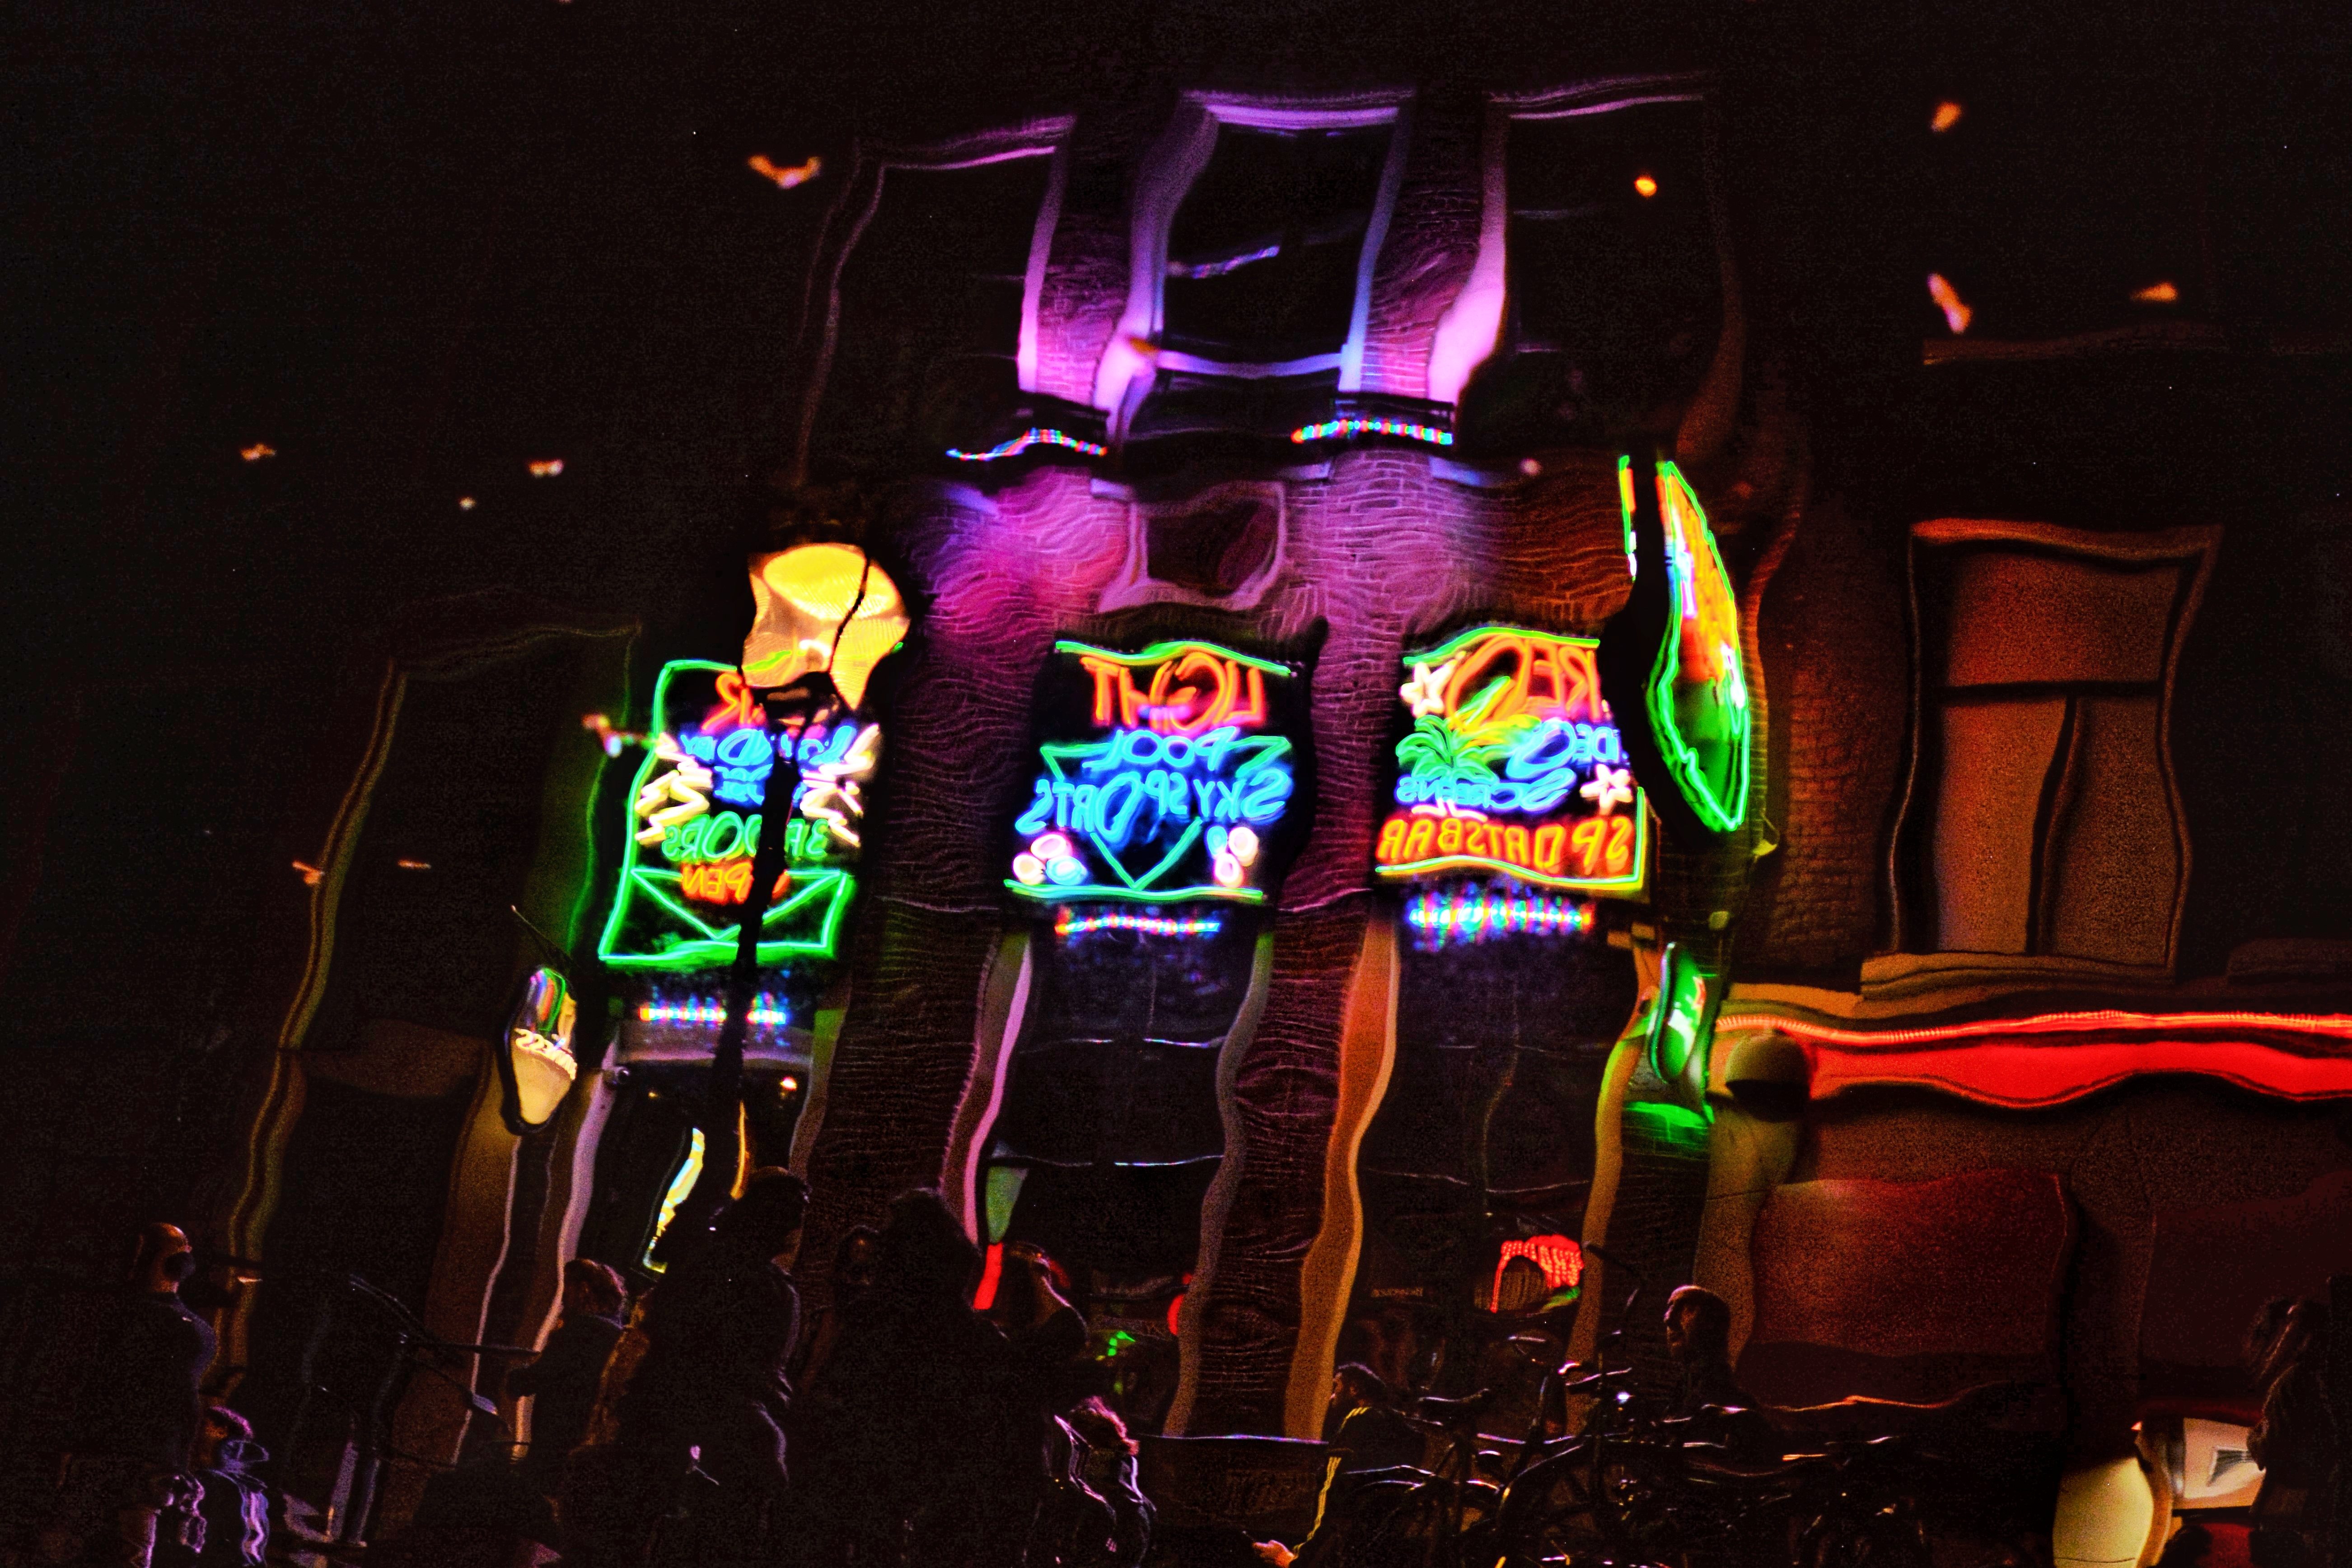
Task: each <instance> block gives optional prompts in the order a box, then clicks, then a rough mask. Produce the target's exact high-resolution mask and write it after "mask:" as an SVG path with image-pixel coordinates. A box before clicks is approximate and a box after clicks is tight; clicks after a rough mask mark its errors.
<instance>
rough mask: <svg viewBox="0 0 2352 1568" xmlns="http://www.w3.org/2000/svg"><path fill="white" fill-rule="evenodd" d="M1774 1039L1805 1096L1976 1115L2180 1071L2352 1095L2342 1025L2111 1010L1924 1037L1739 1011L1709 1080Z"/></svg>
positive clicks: (2254, 1085)
mask: <svg viewBox="0 0 2352 1568" xmlns="http://www.w3.org/2000/svg"><path fill="white" fill-rule="evenodd" d="M1773 1036H1778V1037H1780V1039H1783V1040H1788V1041H1790V1042H1791V1043H1793V1044H1794V1045H1795V1046H1796V1047H1797V1048H1798V1049H1799V1050H1801V1051H1802V1052H1803V1053H1804V1057H1805V1062H1806V1067H1807V1069H1808V1072H1807V1082H1808V1085H1809V1093H1810V1097H1811V1098H1812V1099H1815V1100H1826V1099H1829V1098H1831V1097H1832V1096H1833V1095H1837V1094H1842V1093H1844V1092H1847V1091H1849V1090H1853V1089H1861V1088H1885V1087H1906V1088H1917V1089H1931V1090H1935V1091H1937V1092H1941V1093H1946V1094H1955V1095H1958V1096H1959V1097H1960V1098H1962V1099H1966V1100H1973V1101H1976V1102H1978V1103H1981V1104H1987V1105H2006V1106H2015V1107H2032V1106H2042V1105H2058V1104H2063V1103H2066V1102H2067V1101H2070V1100H2079V1099H2081V1098H2082V1097H2083V1096H2084V1095H2086V1094H2095V1093H2097V1092H2099V1091H2100V1090H2103V1089H2108V1088H2112V1087H2114V1086H2115V1085H2116V1084H2119V1083H2122V1082H2126V1080H2129V1079H2132V1078H2138V1077H2146V1076H2147V1075H2149V1074H2152V1073H2188V1074H2191V1075H2194V1076H2197V1077H2200V1078H2210V1079H2215V1080H2218V1081H2220V1082H2225V1083H2232V1084H2235V1085H2237V1086H2238V1087H2240V1088H2242V1089H2249V1090H2252V1092H2255V1093H2257V1094H2264V1095H2269V1096H2271V1097H2273V1098H2275V1099H2282V1100H2324V1099H2330V1098H2335V1097H2337V1096H2352V1015H2345V1014H2340V1013H2326V1014H2284V1013H2254V1012H2181V1013H2135V1012H2123V1011H2116V1010H2102V1011H2095V1012H2071V1013H2043V1014H2038V1015H2035V1016H2033V1017H2030V1018H2011V1019H1978V1020H1974V1021H1971V1022H1967V1023H1948V1024H1938V1025H1935V1026H1931V1027H1927V1028H1914V1029H1903V1028H1895V1027H1886V1028H1876V1029H1874V1028H1871V1027H1868V1026H1867V1025H1864V1026H1862V1027H1854V1026H1853V1025H1832V1024H1826V1023H1822V1022H1817V1021H1815V1020H1813V1019H1804V1018H1795V1017H1788V1016H1782V1015H1780V1014H1778V1013H1769V1012H1761V1011H1757V1010H1752V1009H1742V1008H1740V1007H1739V1004H1738V998H1734V999H1733V1001H1732V1002H1731V1003H1730V1004H1728V1005H1727V1007H1726V1009H1725V1010H1724V1014H1723V1016H1722V1017H1721V1018H1720V1019H1718V1020H1717V1024H1716V1033H1715V1050H1714V1053H1713V1056H1714V1060H1713V1064H1712V1071H1711V1072H1710V1075H1709V1076H1710V1079H1711V1082H1710V1084H1709V1087H1710V1088H1711V1089H1713V1090H1715V1091H1716V1092H1727V1090H1728V1079H1729V1078H1730V1077H1731V1076H1732V1074H1733V1072H1734V1070H1735V1063H1736V1062H1737V1061H1739V1060H1741V1059H1743V1058H1745V1059H1746V1060H1749V1061H1753V1060H1755V1055H1754V1053H1753V1052H1752V1051H1742V1050H1741V1047H1742V1046H1743V1045H1745V1044H1747V1043H1748V1042H1749V1041H1754V1040H1763V1039H1767V1038H1769V1037H1773Z"/></svg>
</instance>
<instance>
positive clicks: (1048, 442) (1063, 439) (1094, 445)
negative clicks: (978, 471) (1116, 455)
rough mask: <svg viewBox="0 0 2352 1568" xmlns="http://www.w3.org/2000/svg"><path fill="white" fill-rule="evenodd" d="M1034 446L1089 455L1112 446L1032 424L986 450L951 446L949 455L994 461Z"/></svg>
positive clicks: (960, 459) (959, 459)
mask: <svg viewBox="0 0 2352 1568" xmlns="http://www.w3.org/2000/svg"><path fill="white" fill-rule="evenodd" d="M1033 446H1066V447H1068V448H1069V449H1070V450H1071V451H1073V452H1079V453H1084V454H1085V455H1087V456H1088V457H1104V456H1108V455H1109V453H1110V448H1109V447H1108V446H1105V445H1104V444H1102V443H1101V442H1099V441H1085V440H1081V439H1080V438H1079V437H1077V436H1075V435H1066V434H1063V433H1062V432H1061V431H1058V430H1048V429H1045V428H1043V427H1041V426H1037V425H1032V426H1030V427H1029V428H1028V429H1027V430H1024V431H1023V432H1022V433H1021V434H1018V435H1016V436H1014V437H1013V439H1012V440H1010V441H1000V442H998V443H997V444H995V445H993V446H992V447H990V448H989V449H988V450H987V451H985V452H966V451H964V450H963V449H962V448H961V447H960V446H950V447H949V448H948V455H949V456H950V457H952V458H954V459H955V460H956V461H957V462H959V463H993V462H995V461H996V460H997V459H998V458H1000V457H1014V456H1018V455H1020V454H1022V453H1024V452H1026V451H1028V450H1029V449H1030V448H1031V447H1033Z"/></svg>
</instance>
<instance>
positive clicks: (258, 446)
mask: <svg viewBox="0 0 2352 1568" xmlns="http://www.w3.org/2000/svg"><path fill="white" fill-rule="evenodd" d="M236 455H238V456H239V457H242V458H244V459H245V460H246V461H247V463H258V462H260V461H261V460H262V459H263V458H265V457H275V456H277V455H278V448H276V447H275V446H271V445H269V444H267V443H265V442H259V441H257V442H255V443H254V444H252V445H250V446H240V447H238V448H237V451H236Z"/></svg>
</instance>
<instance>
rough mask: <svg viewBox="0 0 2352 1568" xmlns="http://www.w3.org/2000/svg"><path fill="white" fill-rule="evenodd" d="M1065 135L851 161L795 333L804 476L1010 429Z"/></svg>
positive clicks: (1031, 336) (933, 450)
mask: <svg viewBox="0 0 2352 1568" xmlns="http://www.w3.org/2000/svg"><path fill="white" fill-rule="evenodd" d="M1067 131H1068V123H1067V121H1064V120H1055V121H1051V122H1047V123H1045V124H1042V125H1034V126H1028V127H1024V128H1022V129H1021V130H1019V131H1000V132H991V133H988V134H985V135H981V136H975V137H968V138H964V139H962V140H960V141H954V142H950V143H943V144H940V145H938V146H934V147H929V148H923V149H915V150H889V149H877V150H869V151H866V152H861V153H860V154H859V156H858V158H857V160H856V163H855V165H854V166H853V167H852V169H851V171H850V173H849V176H848V178H847V180H846V181H845V183H844V188H843V193H842V195H841V198H840V200H839V201H838V203H837V204H835V208H834V210H833V212H832V214H830V215H829V216H828V218H827V220H826V224H825V229H824V234H823V235H822V236H821V238H820V241H819V250H818V254H817V261H816V274H815V277H816V282H817V285H818V288H817V290H815V291H813V298H812V300H811V308H810V311H809V317H808V319H807V320H806V321H805V322H804V323H803V328H802V341H801V346H800V352H801V355H802V360H803V363H804V364H805V365H806V366H807V369H808V372H809V382H808V385H809V391H808V394H807V398H806V401H805V402H804V404H803V413H802V422H801V463H802V467H803V473H804V474H806V475H807V476H811V477H814V478H818V479H828V478H842V477H855V476H863V475H866V474H869V473H871V474H883V473H892V472H902V471H903V470H904V469H905V467H906V466H908V465H909V464H912V463H921V462H926V461H935V460H937V459H938V458H939V457H940V455H941V454H942V453H944V452H945V451H946V450H947V449H948V448H950V447H958V448H960V449H974V450H978V449H985V448H987V447H988V446H990V445H992V444H994V443H995V442H996V441H997V440H998V439H999V438H1000V432H1001V430H1003V428H1005V427H1009V426H1012V425H1014V424H1024V427H1025V414H1024V402H1026V400H1027V399H1028V398H1029V396H1030V394H1032V393H1034V390H1035V386H1036V375H1037V301H1038V297H1039V295H1040V293H1041V291H1042V289H1043V287H1044V283H1045V256H1046V251H1047V248H1048V246H1050V244H1051V243H1052V240H1053V235H1054V225H1055V221H1056V220H1057V218H1058V217H1059V214H1060V207H1061V193H1062V183H1063V173H1064V168H1063V163H1064V161H1063V159H1062V157H1061V156H1060V152H1061V148H1062V144H1063V139H1064V137H1065V136H1066V133H1067Z"/></svg>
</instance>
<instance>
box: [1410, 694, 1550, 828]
mask: <svg viewBox="0 0 2352 1568" xmlns="http://www.w3.org/2000/svg"><path fill="white" fill-rule="evenodd" d="M1509 687H1510V682H1509V681H1507V680H1496V681H1494V682H1492V683H1490V684H1489V685H1487V686H1486V689H1485V690H1484V691H1482V692H1480V693H1479V694H1478V695H1476V696H1475V697H1473V698H1472V699H1471V700H1470V701H1469V702H1468V703H1466V704H1465V705H1464V706H1462V707H1461V708H1460V709H1459V710H1457V711H1455V712H1454V713H1451V714H1448V715H1446V716H1444V717H1443V718H1440V717H1437V716H1435V715H1432V714H1424V715H1423V716H1421V717H1419V718H1416V719H1415V720H1413V724H1412V734H1410V735H1408V736H1406V737H1404V738H1403V739H1402V740H1400V741H1399V742H1397V760H1398V762H1400V763H1402V764H1403V765H1404V766H1405V767H1406V768H1410V769H1411V770H1412V778H1413V780H1414V781H1415V782H1416V783H1417V784H1419V785H1420V786H1421V789H1420V790H1419V791H1418V792H1419V793H1420V794H1421V795H1423V797H1424V798H1426V799H1429V800H1435V801H1436V802H1437V804H1438V806H1439V808H1440V809H1441V810H1443V811H1444V814H1445V815H1446V816H1449V817H1452V816H1477V817H1483V816H1484V815H1485V814H1486V813H1484V812H1483V811H1477V810H1472V809H1470V808H1467V807H1464V806H1462V805H1460V804H1458V802H1459V801H1460V800H1461V799H1462V798H1463V797H1464V796H1465V795H1469V796H1472V797H1474V798H1475V799H1477V800H1485V799H1486V790H1487V789H1489V788H1491V787H1492V786H1494V785H1496V784H1497V783H1500V782H1501V779H1499V778H1498V777H1497V776H1496V772H1495V769H1494V767H1493V764H1494V763H1495V762H1496V761H1497V760H1498V759H1500V758H1504V757H1507V756H1508V755H1509V754H1510V750H1511V745H1512V742H1513V741H1514V740H1516V739H1517V737H1518V735H1519V733H1520V732H1521V731H1522V730H1525V729H1527V728H1528V727H1529V726H1530V725H1532V724H1533V723H1534V722H1535V721H1534V719H1533V718H1532V717H1531V716H1528V715H1526V714H1515V715H1513V716H1511V717H1509V718H1506V719H1500V720H1489V719H1488V718H1487V714H1488V713H1489V712H1491V711H1492V710H1493V708H1494V706H1495V705H1496V702H1497V701H1498V700H1499V699H1500V698H1501V697H1502V695H1503V694H1504V693H1505V692H1506V691H1507V690H1508V689H1509Z"/></svg>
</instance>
